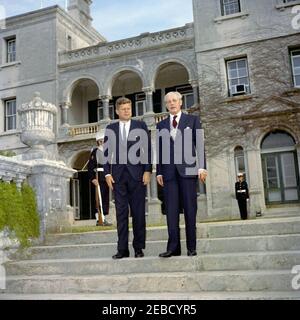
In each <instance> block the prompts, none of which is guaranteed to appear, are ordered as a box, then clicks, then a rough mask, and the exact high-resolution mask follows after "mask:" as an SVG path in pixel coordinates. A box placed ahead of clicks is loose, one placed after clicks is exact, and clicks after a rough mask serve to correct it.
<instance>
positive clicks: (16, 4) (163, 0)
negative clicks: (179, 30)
mask: <svg viewBox="0 0 300 320" xmlns="http://www.w3.org/2000/svg"><path fill="white" fill-rule="evenodd" d="M65 3H66V0H56V1H55V0H18V1H16V0H0V6H4V8H5V11H6V16H8V17H10V16H14V15H18V14H21V13H25V12H29V11H33V10H37V9H40V8H41V4H42V5H43V7H48V6H52V5H55V4H58V5H60V6H61V7H63V8H65ZM91 15H92V17H93V26H94V28H95V29H96V30H97V31H98V32H100V33H101V34H102V35H103V36H104V37H105V38H106V39H107V40H109V41H114V40H119V39H124V38H128V37H133V36H137V35H139V34H141V33H143V32H156V31H160V30H165V29H170V28H176V27H180V26H183V25H185V24H186V23H189V22H192V21H193V10H192V0H172V1H169V0H94V1H93V4H92V6H91Z"/></svg>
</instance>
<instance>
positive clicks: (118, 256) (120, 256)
mask: <svg viewBox="0 0 300 320" xmlns="http://www.w3.org/2000/svg"><path fill="white" fill-rule="evenodd" d="M128 257H129V252H120V251H119V252H118V253H117V254H115V255H114V256H112V258H113V259H114V260H118V259H123V258H128Z"/></svg>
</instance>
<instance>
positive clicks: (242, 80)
mask: <svg viewBox="0 0 300 320" xmlns="http://www.w3.org/2000/svg"><path fill="white" fill-rule="evenodd" d="M227 77H228V88H229V96H237V95H242V94H246V93H250V80H249V72H248V62H247V58H243V59H237V60H231V61H227Z"/></svg>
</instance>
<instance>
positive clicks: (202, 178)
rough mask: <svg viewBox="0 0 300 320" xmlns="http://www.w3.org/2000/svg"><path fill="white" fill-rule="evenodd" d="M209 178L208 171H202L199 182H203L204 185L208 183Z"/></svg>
mask: <svg viewBox="0 0 300 320" xmlns="http://www.w3.org/2000/svg"><path fill="white" fill-rule="evenodd" d="M207 176H208V172H207V171H206V170H201V171H200V172H199V180H200V181H201V182H202V183H205V182H206V178H207Z"/></svg>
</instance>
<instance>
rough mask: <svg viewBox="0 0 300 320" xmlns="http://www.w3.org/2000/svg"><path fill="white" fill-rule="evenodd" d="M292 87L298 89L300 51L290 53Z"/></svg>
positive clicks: (299, 81) (299, 83)
mask: <svg viewBox="0 0 300 320" xmlns="http://www.w3.org/2000/svg"><path fill="white" fill-rule="evenodd" d="M291 59H292V72H293V79H294V86H295V87H300V50H295V51H292V52H291Z"/></svg>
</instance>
